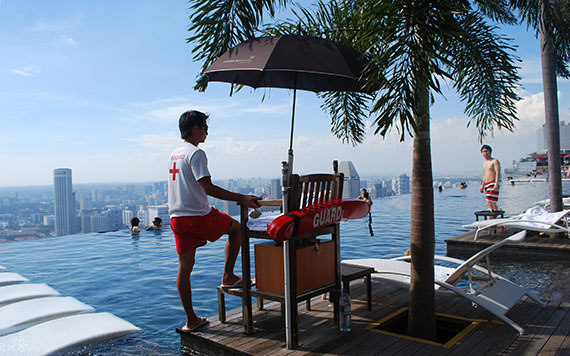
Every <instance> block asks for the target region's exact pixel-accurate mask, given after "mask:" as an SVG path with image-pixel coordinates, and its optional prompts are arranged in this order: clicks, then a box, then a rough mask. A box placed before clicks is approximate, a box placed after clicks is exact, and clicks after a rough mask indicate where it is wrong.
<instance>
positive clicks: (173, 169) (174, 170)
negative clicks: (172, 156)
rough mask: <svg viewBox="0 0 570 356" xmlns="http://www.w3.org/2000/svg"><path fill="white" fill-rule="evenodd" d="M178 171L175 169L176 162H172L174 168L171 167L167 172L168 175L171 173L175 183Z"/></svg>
mask: <svg viewBox="0 0 570 356" xmlns="http://www.w3.org/2000/svg"><path fill="white" fill-rule="evenodd" d="M179 172H180V169H177V168H176V162H174V166H172V168H171V169H170V170H169V171H168V173H172V180H173V181H175V180H176V173H179Z"/></svg>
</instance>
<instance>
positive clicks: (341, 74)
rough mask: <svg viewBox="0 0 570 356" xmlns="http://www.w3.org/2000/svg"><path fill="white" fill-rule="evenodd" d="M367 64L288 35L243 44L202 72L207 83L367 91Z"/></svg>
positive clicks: (323, 43)
mask: <svg viewBox="0 0 570 356" xmlns="http://www.w3.org/2000/svg"><path fill="white" fill-rule="evenodd" d="M366 63H367V62H366V61H365V60H363V59H362V56H361V54H360V53H359V52H357V51H355V50H354V49H352V48H349V47H346V46H343V45H340V44H337V43H334V42H331V41H329V40H325V39H323V38H318V37H311V36H297V35H284V36H276V37H260V38H255V39H252V40H249V41H246V42H243V43H241V44H239V45H237V46H236V47H234V48H232V49H230V50H229V51H227V52H226V53H224V54H223V55H222V56H221V57H219V58H218V59H216V61H214V63H212V64H211V65H210V66H209V67H208V68H207V69H206V70H205V71H204V73H205V74H206V75H207V76H208V80H209V81H218V82H226V83H232V84H244V85H247V86H250V87H253V88H261V87H265V88H287V89H301V90H308V91H312V92H321V91H348V92H369V91H371V90H370V89H369V88H367V87H366V80H365V79H364V78H362V77H361V75H362V72H363V69H364V67H365V65H366Z"/></svg>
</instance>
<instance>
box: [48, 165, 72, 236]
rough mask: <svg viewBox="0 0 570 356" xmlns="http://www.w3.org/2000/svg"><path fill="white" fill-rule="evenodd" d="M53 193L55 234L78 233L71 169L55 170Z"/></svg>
mask: <svg viewBox="0 0 570 356" xmlns="http://www.w3.org/2000/svg"><path fill="white" fill-rule="evenodd" d="M53 193H54V194H53V196H54V199H53V202H54V210H55V236H62V235H70V234H74V233H76V232H77V231H76V228H75V225H76V217H75V195H74V194H73V185H72V183H71V169H69V168H57V169H54V170H53Z"/></svg>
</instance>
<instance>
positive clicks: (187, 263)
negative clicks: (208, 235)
mask: <svg viewBox="0 0 570 356" xmlns="http://www.w3.org/2000/svg"><path fill="white" fill-rule="evenodd" d="M195 256H196V250H192V251H190V252H187V253H184V254H182V255H178V276H177V277H176V288H177V289H178V295H179V296H180V301H181V302H182V307H183V308H184V312H185V313H186V325H185V326H184V327H183V329H191V328H193V327H195V326H196V325H198V324H200V323H201V322H202V318H199V317H198V316H197V315H196V313H194V308H193V307H192V287H191V285H190V274H191V273H192V268H194V261H195Z"/></svg>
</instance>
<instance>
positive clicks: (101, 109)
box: [0, 0, 570, 186]
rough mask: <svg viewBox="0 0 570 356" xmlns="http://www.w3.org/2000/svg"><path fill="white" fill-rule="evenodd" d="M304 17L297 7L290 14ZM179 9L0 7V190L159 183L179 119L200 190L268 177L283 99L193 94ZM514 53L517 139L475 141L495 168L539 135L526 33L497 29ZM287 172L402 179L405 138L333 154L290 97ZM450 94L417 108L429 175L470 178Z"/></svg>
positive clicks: (565, 103) (309, 103) (282, 123)
mask: <svg viewBox="0 0 570 356" xmlns="http://www.w3.org/2000/svg"><path fill="white" fill-rule="evenodd" d="M302 3H305V4H308V3H310V2H309V1H305V2H302ZM188 8H189V3H188V2H187V1H182V0H171V1H156V0H154V1H152V0H117V1H75V0H68V1H65V0H53V1H31V0H0V167H2V168H1V172H2V173H1V174H0V186H27V185H44V184H48V185H49V184H52V182H53V170H54V169H55V168H71V169H72V170H73V182H74V183H99V182H147V181H160V180H166V179H167V176H168V158H169V154H170V152H171V151H172V149H173V148H174V147H176V146H177V145H179V144H180V143H181V139H180V136H179V132H178V119H179V117H180V114H181V113H182V112H184V111H186V110H190V109H195V110H200V111H204V112H207V113H209V114H210V122H209V135H208V139H207V140H206V142H205V143H204V144H202V145H201V147H202V148H203V149H204V150H205V151H206V153H207V155H208V160H209V168H210V172H211V174H212V178H213V179H226V178H237V177H271V178H276V177H279V176H280V162H281V161H283V160H286V158H287V149H288V147H289V142H288V140H289V130H290V118H291V107H292V92H291V91H290V90H284V89H267V90H265V89H259V90H257V91H255V90H253V89H250V88H245V89H244V90H242V91H241V92H239V93H234V95H233V96H231V97H230V96H229V93H230V86H229V85H228V84H225V83H210V85H209V87H208V89H207V91H206V92H205V93H199V92H196V91H194V89H193V86H194V83H195V79H196V76H197V75H198V74H199V72H200V68H201V63H197V62H194V61H193V59H192V53H191V51H192V48H193V46H192V44H191V43H187V42H186V39H187V38H188V37H189V35H190V33H189V32H188V31H187V28H188V26H189V24H190V21H189V16H190V13H189V10H188ZM500 32H501V33H503V34H505V35H507V36H509V37H511V38H513V43H514V44H516V45H517V46H518V49H517V55H518V56H519V57H520V58H521V59H522V62H521V63H520V66H521V69H520V75H521V76H522V77H523V79H522V81H521V88H520V95H521V96H522V98H523V99H522V100H521V101H520V102H519V103H518V118H519V121H518V122H517V127H516V129H515V131H514V132H513V133H511V132H503V131H500V132H495V133H494V136H493V137H488V138H486V139H485V140H484V143H487V144H489V145H491V146H492V147H493V156H494V157H496V158H498V159H499V160H500V161H501V163H502V165H503V167H508V166H510V165H511V164H512V161H513V160H518V159H519V158H521V157H523V156H525V155H526V154H527V153H530V152H533V151H535V150H536V130H537V129H538V128H539V127H540V126H541V125H542V124H543V123H544V105H543V94H542V83H541V72H540V46H539V42H538V40H537V39H536V38H535V36H534V33H532V32H527V31H526V27H523V26H521V27H512V26H510V27H501V28H500ZM558 91H559V113H560V120H561V121H566V122H570V81H568V80H561V79H559V80H558ZM296 106H297V112H296V122H295V140H294V150H295V163H294V172H295V173H299V174H306V173H316V172H330V171H331V169H332V161H333V160H335V159H336V160H339V161H346V160H350V161H352V162H353V163H354V165H355V167H356V169H357V170H358V172H359V174H360V175H361V176H392V175H399V174H402V173H406V174H408V175H411V165H412V150H411V149H412V139H411V138H410V137H406V140H405V141H404V142H400V135H399V132H398V131H397V130H392V131H391V132H390V133H388V135H387V136H386V137H384V138H382V137H381V136H378V135H374V134H373V128H371V123H370V122H368V125H367V127H368V132H367V137H366V140H365V142H364V143H363V144H361V145H359V146H356V147H353V146H351V145H349V144H343V143H342V142H341V141H339V140H338V139H336V138H335V137H333V136H332V135H331V133H330V119H329V118H328V117H327V116H326V114H325V113H323V112H321V110H320V102H319V100H318V99H317V98H316V96H315V94H314V93H310V92H302V91H299V92H298V93H297V105H296ZM463 109H464V104H463V103H461V102H460V101H459V100H458V97H457V95H455V94H454V93H453V92H452V91H451V90H447V91H446V95H445V97H441V96H437V97H436V101H435V103H434V105H433V106H432V108H431V116H432V124H431V125H432V126H431V130H432V133H431V139H432V140H431V142H432V162H433V170H434V175H443V174H461V173H469V174H471V173H478V172H480V171H481V170H482V168H481V164H482V158H481V155H480V153H479V148H480V143H479V141H478V135H477V131H476V129H475V128H474V127H473V125H471V126H470V127H469V128H467V127H466V126H467V123H468V121H469V120H468V118H467V117H466V115H465V114H464V113H463Z"/></svg>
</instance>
